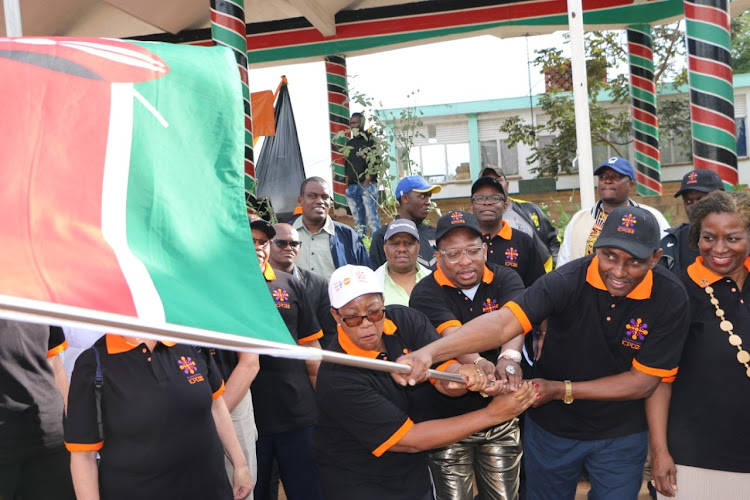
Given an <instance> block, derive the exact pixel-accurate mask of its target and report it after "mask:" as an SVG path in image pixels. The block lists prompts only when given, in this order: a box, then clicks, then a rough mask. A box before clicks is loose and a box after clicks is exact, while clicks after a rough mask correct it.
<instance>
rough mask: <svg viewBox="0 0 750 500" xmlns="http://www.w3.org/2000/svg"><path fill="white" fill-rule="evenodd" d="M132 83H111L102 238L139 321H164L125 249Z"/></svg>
mask: <svg viewBox="0 0 750 500" xmlns="http://www.w3.org/2000/svg"><path fill="white" fill-rule="evenodd" d="M134 91H135V89H134V88H133V84H132V83H113V84H112V104H111V108H110V115H109V132H108V135H107V153H106V157H105V160H104V182H103V183H102V235H103V236H104V239H105V240H106V241H107V243H109V245H110V246H111V247H112V250H114V252H115V255H116V256H117V261H118V262H119V264H120V268H121V269H122V273H123V275H124V276H125V280H126V281H127V283H128V286H129V287H130V293H131V294H132V295H133V302H134V303H135V310H136V312H137V313H138V317H139V318H143V319H146V320H151V321H165V314H164V305H163V304H162V301H161V297H159V293H158V292H157V291H156V287H155V286H154V282H153V280H152V279H151V275H150V274H149V273H148V269H146V266H145V265H144V264H143V262H142V261H141V260H139V259H138V258H137V257H136V256H135V255H134V254H133V252H132V251H131V250H130V247H129V246H128V240H127V226H126V224H127V220H126V214H127V202H128V200H127V198H128V175H129V174H130V151H131V146H132V142H133V101H134V96H133V93H134Z"/></svg>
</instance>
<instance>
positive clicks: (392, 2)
mask: <svg viewBox="0 0 750 500" xmlns="http://www.w3.org/2000/svg"><path fill="white" fill-rule="evenodd" d="M19 1H20V4H21V16H22V23H23V33H24V36H96V37H101V36H104V37H115V38H127V37H146V38H150V39H154V40H164V41H171V42H184V43H196V44H207V43H210V39H211V36H210V32H209V25H210V12H209V0H159V1H157V2H155V1H153V0H56V1H54V2H50V1H49V0H19ZM583 6H584V10H585V11H586V16H585V19H584V21H585V23H586V29H623V28H625V27H626V26H627V25H629V24H633V23H651V24H664V23H666V22H670V21H674V20H677V19H681V18H682V17H683V7H682V0H652V1H644V0H635V1H633V0H584V1H583ZM730 7H731V11H732V15H734V16H736V15H739V14H741V13H742V12H744V11H745V10H746V9H748V8H750V0H738V1H735V2H732V3H731V5H730ZM0 15H2V13H1V12H0ZM245 18H246V21H247V23H248V24H249V26H248V51H249V53H250V63H251V64H253V65H256V66H258V65H265V66H268V65H277V64H282V63H289V62H300V61H304V60H320V59H322V58H323V57H324V56H325V55H328V54H335V53H342V54H346V55H349V56H352V55H361V54H366V53H371V52H376V51H382V50H385V49H390V48H401V47H406V46H412V45H419V44H423V43H431V42H435V41H438V40H446V39H453V38H461V37H467V36H476V35H480V34H493V35H496V36H499V37H512V36H519V35H525V34H532V35H535V34H544V33H550V32H553V31H557V30H561V29H565V30H567V29H568V27H567V4H566V2H565V0H540V1H538V0H519V1H508V0H447V1H441V2H436V1H403V0H245ZM4 34H5V22H4V19H3V22H2V23H1V25H0V35H4ZM150 35H151V36H150Z"/></svg>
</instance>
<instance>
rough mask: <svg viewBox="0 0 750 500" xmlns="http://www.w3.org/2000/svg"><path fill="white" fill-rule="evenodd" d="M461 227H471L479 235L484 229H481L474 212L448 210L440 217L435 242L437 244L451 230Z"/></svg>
mask: <svg viewBox="0 0 750 500" xmlns="http://www.w3.org/2000/svg"><path fill="white" fill-rule="evenodd" d="M460 228H466V229H471V230H472V231H474V232H475V233H477V234H478V235H479V236H482V230H481V229H479V223H478V222H477V218H476V217H475V216H474V214H473V213H471V212H463V211H461V210H456V211H454V212H448V213H447V214H445V215H443V216H442V217H440V218H439V219H438V222H437V229H436V230H435V244H436V245H437V244H438V243H439V242H440V239H441V238H442V237H443V236H445V235H446V234H448V233H449V232H451V231H453V230H454V229H460Z"/></svg>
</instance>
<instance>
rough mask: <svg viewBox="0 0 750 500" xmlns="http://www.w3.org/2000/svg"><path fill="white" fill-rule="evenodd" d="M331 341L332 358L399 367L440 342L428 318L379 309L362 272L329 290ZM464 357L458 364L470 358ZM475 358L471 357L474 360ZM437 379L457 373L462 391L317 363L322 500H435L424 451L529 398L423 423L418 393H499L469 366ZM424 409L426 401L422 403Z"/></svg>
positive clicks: (371, 282) (530, 394)
mask: <svg viewBox="0 0 750 500" xmlns="http://www.w3.org/2000/svg"><path fill="white" fill-rule="evenodd" d="M328 294H329V297H330V300H331V314H333V316H334V318H335V319H336V322H337V324H338V339H337V341H336V340H334V342H333V345H332V346H331V347H330V349H331V350H334V351H339V352H344V353H347V354H350V355H355V356H362V357H367V358H373V359H374V358H377V359H386V360H396V359H397V358H398V357H399V356H401V355H402V354H405V353H408V352H410V351H412V350H414V349H418V348H420V347H422V346H424V345H426V344H428V343H430V342H432V341H434V340H436V339H437V338H439V335H438V333H437V332H436V331H435V329H434V328H433V327H432V325H431V324H430V322H429V320H428V319H427V317H426V316H425V315H424V314H422V313H420V312H418V311H416V310H413V309H410V308H408V307H403V306H397V305H393V306H388V307H385V306H384V304H383V286H382V283H381V282H380V280H378V278H377V277H376V276H375V273H374V272H373V271H372V270H370V269H369V268H366V267H361V266H350V265H347V266H344V267H341V268H339V269H337V270H336V271H335V272H334V273H333V275H332V276H331V279H330V282H329V285H328ZM470 356H471V355H469V356H467V357H462V358H461V359H462V360H466V359H468V358H470ZM474 357H475V358H477V357H478V355H475V356H474ZM437 369H438V370H441V371H446V372H453V373H456V372H457V373H460V374H462V375H463V376H464V379H465V380H466V386H465V387H464V386H463V385H462V384H454V383H446V382H440V381H435V382H433V381H431V382H433V386H434V388H433V387H430V385H429V384H422V385H418V386H414V387H401V386H399V385H397V384H396V383H395V382H394V381H393V379H392V378H391V376H390V375H389V374H388V373H385V372H378V371H373V370H367V369H364V368H356V367H351V366H344V365H339V364H332V363H323V364H322V365H321V367H320V371H319V373H318V383H317V386H316V391H315V392H316V398H317V402H318V418H317V421H316V425H315V438H314V453H315V461H316V465H317V467H318V473H319V476H320V480H321V483H322V486H323V492H324V494H325V496H326V499H327V500H339V499H341V500H343V499H347V500H348V499H352V498H357V499H358V500H368V499H372V500H376V499H377V500H380V499H383V498H388V499H393V500H398V499H403V500H407V499H408V500H428V499H432V498H433V496H432V487H431V483H430V477H429V472H428V468H427V457H426V454H424V453H421V452H423V451H425V450H429V449H432V448H438V447H441V446H446V445H448V444H451V443H454V442H456V441H459V440H461V439H463V438H465V437H466V436H468V435H470V434H472V433H474V432H477V431H479V430H482V429H485V428H487V427H491V426H493V425H496V424H498V423H500V422H505V421H507V420H509V419H511V418H513V417H515V416H517V415H518V414H520V413H522V412H523V411H524V410H525V409H526V408H528V407H529V406H530V405H531V403H532V401H533V400H534V398H535V397H536V395H535V391H534V390H533V388H532V386H531V385H530V384H529V383H524V384H523V385H522V386H521V387H520V388H519V390H518V391H517V392H515V393H509V394H504V395H499V396H497V397H495V398H494V400H493V401H492V403H490V405H489V406H487V407H486V408H483V409H482V410H478V411H475V412H471V413H467V414H464V415H461V416H458V417H453V418H447V419H440V420H429V421H420V420H421V419H420V418H419V415H420V414H421V413H422V411H420V409H419V404H420V401H423V400H425V398H423V397H421V396H420V394H422V395H424V394H425V392H424V391H433V390H436V389H437V390H439V391H441V392H443V393H445V394H449V395H461V394H463V393H464V392H465V391H466V390H467V388H468V389H470V390H474V391H482V393H483V394H487V395H494V394H502V392H503V386H502V385H501V384H495V385H496V386H497V387H495V385H488V384H487V380H488V378H489V379H494V374H492V373H490V374H485V373H483V372H482V371H481V370H480V369H479V368H478V367H477V366H476V365H474V364H473V363H472V361H471V359H468V362H467V363H466V364H461V363H459V362H457V361H456V360H450V361H448V362H446V363H443V364H442V365H440V366H439V367H437ZM428 400H429V399H428Z"/></svg>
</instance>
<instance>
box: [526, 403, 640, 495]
mask: <svg viewBox="0 0 750 500" xmlns="http://www.w3.org/2000/svg"><path fill="white" fill-rule="evenodd" d="M647 451H648V432H638V433H636V434H630V435H628V436H622V437H618V438H610V439H596V440H592V441H579V440H577V439H567V438H562V437H559V436H555V435H554V434H551V433H549V432H547V431H546V430H544V429H542V428H541V427H540V426H538V425H536V424H535V423H534V421H533V420H532V419H531V418H530V417H529V416H528V415H527V416H526V422H525V425H524V434H523V454H524V459H525V472H526V499H527V500H566V499H570V500H572V499H573V498H575V494H576V486H577V485H578V478H579V477H580V476H581V471H582V469H583V467H584V466H585V467H586V470H588V472H589V479H590V480H591V491H590V492H589V500H635V499H636V498H638V491H639V490H640V489H641V484H642V483H643V464H644V463H645V461H646V453H647Z"/></svg>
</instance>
